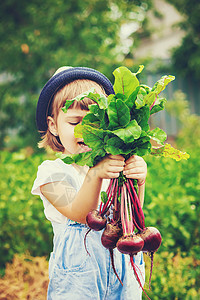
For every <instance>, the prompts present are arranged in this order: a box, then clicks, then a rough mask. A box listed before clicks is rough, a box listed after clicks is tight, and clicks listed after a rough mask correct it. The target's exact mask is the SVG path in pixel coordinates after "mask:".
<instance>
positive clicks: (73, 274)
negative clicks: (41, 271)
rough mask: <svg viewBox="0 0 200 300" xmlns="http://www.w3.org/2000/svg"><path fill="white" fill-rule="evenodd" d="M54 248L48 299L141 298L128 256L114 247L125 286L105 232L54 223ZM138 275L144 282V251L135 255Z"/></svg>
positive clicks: (75, 224)
mask: <svg viewBox="0 0 200 300" xmlns="http://www.w3.org/2000/svg"><path fill="white" fill-rule="evenodd" d="M52 225H53V230H54V251H53V252H52V253H51V256H50V261H49V278H50V282H49V287H48V296H47V300H68V299H69V300H70V299H72V300H81V299H82V300H90V299H91V300H93V299H95V300H105V299H107V300H118V299H119V300H120V299H121V300H129V299H130V300H139V299H142V296H141V294H142V289H141V288H140V287H139V284H138V282H137V280H136V278H135V275H134V273H133V270H132V269H131V266H130V263H129V256H128V255H123V254H121V253H120V252H119V251H118V250H117V249H114V262H115V268H116V270H117V273H118V275H119V277H120V279H121V280H122V282H123V287H122V285H121V284H120V282H119V281H118V279H117V277H116V275H115V274H114V272H113V269H112V266H111V259H110V255H109V251H108V250H107V249H106V248H104V247H103V246H102V244H101V235H102V232H103V231H100V232H94V231H91V232H90V233H89V234H88V235H87V239H86V245H87V250H88V252H89V254H88V253H87V251H86V249H85V246H84V237H85V234H86V232H87V230H88V228H87V227H86V226H85V225H83V224H79V223H75V222H73V221H71V220H68V221H67V223H66V224H58V223H53V222H52ZM134 259H135V263H136V264H137V266H138V268H136V269H138V275H139V277H140V279H141V282H142V283H143V284H144V262H143V255H142V253H141V252H140V253H138V254H137V255H136V256H135V257H134Z"/></svg>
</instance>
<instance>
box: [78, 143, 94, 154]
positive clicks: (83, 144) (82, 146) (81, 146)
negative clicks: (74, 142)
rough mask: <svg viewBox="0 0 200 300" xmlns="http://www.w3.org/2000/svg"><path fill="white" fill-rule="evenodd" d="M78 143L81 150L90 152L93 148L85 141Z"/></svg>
mask: <svg viewBox="0 0 200 300" xmlns="http://www.w3.org/2000/svg"><path fill="white" fill-rule="evenodd" d="M78 144H79V146H80V148H81V152H88V151H91V150H92V149H91V148H89V147H88V146H87V145H86V144H85V143H84V142H83V141H80V142H78Z"/></svg>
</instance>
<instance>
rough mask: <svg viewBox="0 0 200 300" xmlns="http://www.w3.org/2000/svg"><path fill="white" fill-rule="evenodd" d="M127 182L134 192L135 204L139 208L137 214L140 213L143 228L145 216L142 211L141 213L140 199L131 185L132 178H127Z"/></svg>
mask: <svg viewBox="0 0 200 300" xmlns="http://www.w3.org/2000/svg"><path fill="white" fill-rule="evenodd" d="M129 184H130V186H131V188H132V191H133V193H134V197H135V200H136V204H137V206H138V209H139V215H140V219H141V220H142V225H143V229H145V224H144V219H145V217H144V213H143V210H142V207H141V203H140V200H139V198H138V195H137V193H136V191H135V187H134V185H133V182H132V180H129Z"/></svg>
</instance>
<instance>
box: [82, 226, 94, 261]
mask: <svg viewBox="0 0 200 300" xmlns="http://www.w3.org/2000/svg"><path fill="white" fill-rule="evenodd" d="M91 230H92V229H91V228H89V229H88V231H87V232H86V234H85V237H84V246H85V250H86V252H87V254H89V256H90V253H89V251H88V249H87V245H86V238H87V235H88V233H89V232H90V231H91Z"/></svg>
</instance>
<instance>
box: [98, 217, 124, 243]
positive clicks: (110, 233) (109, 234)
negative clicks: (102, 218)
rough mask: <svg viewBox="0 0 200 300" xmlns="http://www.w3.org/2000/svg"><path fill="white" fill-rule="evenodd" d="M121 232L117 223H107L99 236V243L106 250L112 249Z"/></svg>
mask: <svg viewBox="0 0 200 300" xmlns="http://www.w3.org/2000/svg"><path fill="white" fill-rule="evenodd" d="M122 234H123V231H122V228H121V227H120V226H119V224H118V223H116V222H115V223H107V225H106V228H105V230H104V231H103V234H102V236H101V243H102V245H103V246H104V247H105V248H107V249H114V248H115V247H116V244H117V241H118V240H119V238H120V237H121V236H122Z"/></svg>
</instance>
